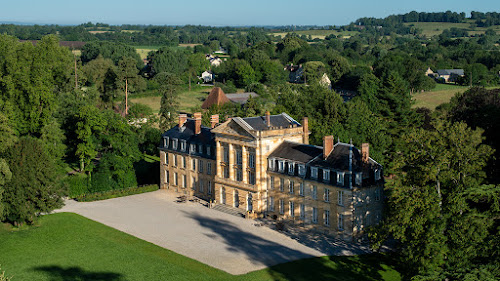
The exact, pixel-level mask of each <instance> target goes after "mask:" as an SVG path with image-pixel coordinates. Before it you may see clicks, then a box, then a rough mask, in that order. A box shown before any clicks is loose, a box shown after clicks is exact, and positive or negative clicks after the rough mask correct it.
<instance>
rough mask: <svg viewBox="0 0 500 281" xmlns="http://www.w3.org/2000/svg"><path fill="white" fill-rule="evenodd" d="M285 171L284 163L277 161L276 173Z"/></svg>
mask: <svg viewBox="0 0 500 281" xmlns="http://www.w3.org/2000/svg"><path fill="white" fill-rule="evenodd" d="M284 170H285V161H283V160H280V161H278V172H280V173H282V172H283V171H284Z"/></svg>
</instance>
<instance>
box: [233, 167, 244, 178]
mask: <svg viewBox="0 0 500 281" xmlns="http://www.w3.org/2000/svg"><path fill="white" fill-rule="evenodd" d="M234 171H235V172H236V173H235V174H236V180H237V181H242V180H243V172H242V171H241V169H240V168H234Z"/></svg>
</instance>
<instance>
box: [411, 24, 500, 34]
mask: <svg viewBox="0 0 500 281" xmlns="http://www.w3.org/2000/svg"><path fill="white" fill-rule="evenodd" d="M471 23H473V22H471V21H467V22H464V23H452V22H408V23H405V25H407V26H410V25H413V26H415V27H416V28H420V29H422V34H424V35H425V36H427V37H432V36H436V35H439V34H441V33H442V32H443V30H445V29H450V28H452V27H456V28H462V29H467V30H468V32H469V35H479V34H484V32H485V31H486V29H487V28H485V27H471ZM490 28H492V29H494V30H495V31H496V32H497V34H500V26H498V25H496V26H492V27H490Z"/></svg>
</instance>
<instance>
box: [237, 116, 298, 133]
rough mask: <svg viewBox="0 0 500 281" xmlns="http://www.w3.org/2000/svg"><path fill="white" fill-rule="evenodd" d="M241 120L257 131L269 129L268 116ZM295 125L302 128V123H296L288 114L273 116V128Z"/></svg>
mask: <svg viewBox="0 0 500 281" xmlns="http://www.w3.org/2000/svg"><path fill="white" fill-rule="evenodd" d="M241 119H242V120H243V121H244V122H245V123H247V124H248V125H249V126H250V127H251V128H252V129H254V130H256V131H264V130H267V129H268V127H267V123H266V116H257V117H246V118H241ZM293 125H297V126H300V123H299V122H297V121H295V120H294V119H293V118H292V117H290V116H288V114H286V113H281V114H279V115H271V127H278V128H279V127H283V128H288V127H290V126H293Z"/></svg>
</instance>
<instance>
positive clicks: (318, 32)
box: [270, 29, 359, 39]
mask: <svg viewBox="0 0 500 281" xmlns="http://www.w3.org/2000/svg"><path fill="white" fill-rule="evenodd" d="M293 32H295V33H297V34H298V35H307V36H308V35H311V37H312V38H313V39H315V38H319V39H325V37H326V36H328V35H330V34H335V35H336V36H341V37H351V36H353V35H356V34H358V33H359V31H337V30H329V29H312V30H298V31H293ZM287 33H288V32H274V33H270V34H271V35H274V36H278V35H280V36H281V37H282V38H283V37H285V36H286V34H287ZM290 33H291V32H290Z"/></svg>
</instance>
